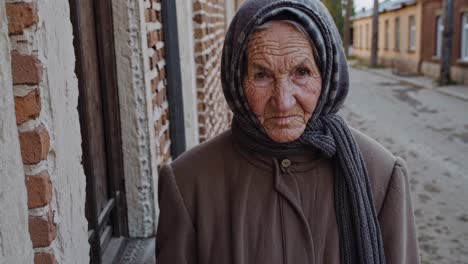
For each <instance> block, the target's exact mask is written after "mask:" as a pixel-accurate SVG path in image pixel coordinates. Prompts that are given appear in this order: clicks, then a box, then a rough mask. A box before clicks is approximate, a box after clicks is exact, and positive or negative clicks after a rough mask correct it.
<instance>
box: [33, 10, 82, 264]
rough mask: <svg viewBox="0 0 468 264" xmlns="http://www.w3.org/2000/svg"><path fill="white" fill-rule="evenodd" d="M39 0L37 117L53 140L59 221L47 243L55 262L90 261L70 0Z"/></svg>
mask: <svg viewBox="0 0 468 264" xmlns="http://www.w3.org/2000/svg"><path fill="white" fill-rule="evenodd" d="M37 3H38V16H39V23H38V25H39V27H38V31H37V32H36V33H35V34H36V35H35V36H36V42H35V44H34V45H37V50H38V51H39V54H38V57H39V59H40V60H41V61H42V63H43V64H44V77H43V83H42V84H41V97H42V111H41V117H40V118H41V121H42V122H43V123H44V124H45V125H46V126H47V128H48V130H49V134H50V139H51V151H50V152H49V155H48V158H47V164H46V166H47V170H48V171H49V174H50V176H51V179H52V185H53V195H52V199H53V200H52V203H51V207H52V208H51V209H52V210H54V211H55V218H54V220H55V222H56V223H57V239H56V240H55V241H54V242H53V244H52V246H51V247H52V249H53V250H54V252H55V255H56V258H57V261H58V262H59V263H67V264H68V263H77V264H78V263H80V264H81V263H89V244H88V222H87V220H86V218H85V200H86V196H85V191H86V178H85V175H84V171H83V167H82V165H81V156H82V151H81V133H80V123H79V117H78V110H77V107H78V80H77V77H76V76H75V51H74V48H73V28H72V24H71V21H70V8H69V4H68V1H38V2H37ZM29 169H31V170H35V169H38V168H29Z"/></svg>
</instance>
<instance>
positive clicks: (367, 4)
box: [354, 0, 380, 11]
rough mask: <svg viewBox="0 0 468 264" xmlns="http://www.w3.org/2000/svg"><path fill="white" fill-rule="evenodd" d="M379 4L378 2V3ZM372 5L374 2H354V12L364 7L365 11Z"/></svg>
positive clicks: (364, 0) (363, 0)
mask: <svg viewBox="0 0 468 264" xmlns="http://www.w3.org/2000/svg"><path fill="white" fill-rule="evenodd" d="M379 2H380V1H379ZM373 5H374V0H354V8H355V10H356V11H358V10H360V9H361V8H363V7H365V8H366V9H367V8H369V7H372V6H373Z"/></svg>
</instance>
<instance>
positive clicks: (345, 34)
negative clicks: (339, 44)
mask: <svg viewBox="0 0 468 264" xmlns="http://www.w3.org/2000/svg"><path fill="white" fill-rule="evenodd" d="M352 6H353V1H352V0H346V14H345V19H344V28H343V45H344V51H345V55H346V57H348V55H349V45H350V44H351V36H350V35H351V32H350V21H349V19H350V17H351V8H352Z"/></svg>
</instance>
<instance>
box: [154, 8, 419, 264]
mask: <svg viewBox="0 0 468 264" xmlns="http://www.w3.org/2000/svg"><path fill="white" fill-rule="evenodd" d="M341 45H342V44H341V40H340V37H339V34H338V31H337V29H336V27H335V25H334V23H333V20H332V18H331V16H330V15H329V13H328V12H327V10H326V9H325V8H324V6H323V5H322V4H321V3H320V2H319V1H317V0H281V1H279V0H278V1H274V0H251V1H246V3H244V5H243V6H242V7H241V9H240V10H239V12H238V13H237V15H236V16H235V18H234V20H233V22H232V24H231V26H230V28H229V31H228V33H227V36H226V40H225V45H224V53H223V58H222V71H221V74H222V83H223V91H224V95H225V97H226V100H227V102H228V103H229V106H230V108H231V109H232V111H233V112H234V118H233V121H232V129H231V130H230V131H227V132H225V133H223V134H222V135H220V136H218V137H216V138H214V139H212V140H210V141H207V142H205V143H203V144H201V145H199V146H197V147H195V148H194V149H192V150H190V151H188V152H187V153H185V154H184V155H182V156H181V157H179V158H178V159H176V160H175V161H174V162H173V163H172V164H171V165H170V166H165V167H164V168H163V169H162V171H161V175H160V182H159V201H160V208H161V216H160V220H159V227H158V233H157V241H156V245H157V248H156V255H157V263H158V264H169V263H171V264H178V263H213V264H224V263H236V264H237V263H238V264H247V263H252V264H255V263H268V264H274V263H291V264H301V263H304V264H305V263H359V264H363V263H364V264H366V263H392V264H404V263H408V264H409V263H411V264H414V263H418V262H419V260H418V252H417V242H416V236H415V228H414V219H413V214H412V209H411V202H410V195H409V187H408V181H407V175H406V170H405V167H404V164H403V162H402V160H400V159H398V158H395V157H394V156H392V155H391V154H390V153H389V152H388V151H387V150H385V149H384V148H383V147H382V146H380V145H379V144H378V143H376V142H375V141H373V140H372V139H370V138H368V137H367V136H365V135H363V134H361V133H360V132H358V131H356V130H353V129H351V128H349V127H348V126H347V125H346V124H345V122H344V121H343V119H342V118H341V117H340V116H339V115H338V114H337V111H338V110H339V108H340V107H341V106H342V104H343V101H344V99H345V97H346V94H347V92H348V70H347V64H346V58H345V56H344V54H343V50H342V46H341Z"/></svg>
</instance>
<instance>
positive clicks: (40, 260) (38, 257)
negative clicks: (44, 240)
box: [34, 251, 57, 264]
mask: <svg viewBox="0 0 468 264" xmlns="http://www.w3.org/2000/svg"><path fill="white" fill-rule="evenodd" d="M34 264H57V260H56V259H55V255H54V252H51V251H47V252H38V253H36V254H34Z"/></svg>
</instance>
